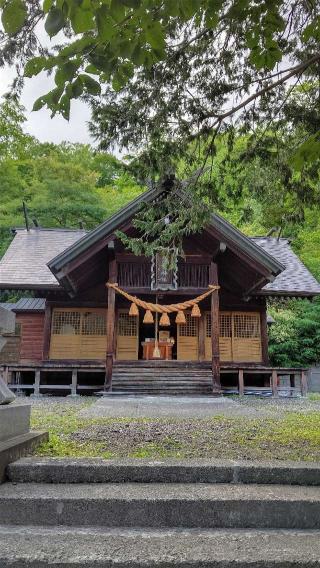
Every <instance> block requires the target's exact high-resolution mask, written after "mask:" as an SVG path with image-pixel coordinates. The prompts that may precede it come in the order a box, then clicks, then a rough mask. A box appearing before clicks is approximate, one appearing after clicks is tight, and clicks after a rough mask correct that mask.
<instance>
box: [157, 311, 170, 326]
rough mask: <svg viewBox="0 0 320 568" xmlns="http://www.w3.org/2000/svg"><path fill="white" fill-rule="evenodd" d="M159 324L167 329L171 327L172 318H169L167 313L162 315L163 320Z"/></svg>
mask: <svg viewBox="0 0 320 568" xmlns="http://www.w3.org/2000/svg"><path fill="white" fill-rule="evenodd" d="M159 324H160V325H161V326H162V327H166V326H169V325H170V318H169V316H168V314H166V313H163V314H161V318H160V322H159Z"/></svg>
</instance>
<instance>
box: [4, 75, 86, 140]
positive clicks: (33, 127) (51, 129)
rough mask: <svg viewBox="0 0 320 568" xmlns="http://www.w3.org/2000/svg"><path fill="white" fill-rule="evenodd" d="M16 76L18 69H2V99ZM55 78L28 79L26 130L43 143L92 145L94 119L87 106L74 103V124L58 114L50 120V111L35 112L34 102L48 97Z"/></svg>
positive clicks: (26, 86)
mask: <svg viewBox="0 0 320 568" xmlns="http://www.w3.org/2000/svg"><path fill="white" fill-rule="evenodd" d="M14 77H15V69H14V68H12V69H10V68H6V69H4V68H1V69H0V96H2V95H3V94H4V93H6V92H7V91H8V88H9V85H10V84H11V82H12V80H13V78H14ZM52 85H53V79H52V78H51V77H47V76H46V75H45V73H42V74H41V75H38V76H37V77H33V78H31V79H26V80H25V87H24V90H23V95H22V99H21V103H22V104H23V105H24V107H25V108H26V117H27V122H26V123H25V125H24V129H25V131H27V132H29V133H30V134H32V135H33V136H35V137H36V138H38V139H39V140H40V141H41V142H55V143H59V142H62V141H64V140H66V141H68V142H83V143H90V142H91V143H92V142H93V141H92V140H91V139H90V135H89V131H88V126H87V122H88V120H89V119H90V110H89V107H88V106H87V105H85V104H84V103H82V102H80V101H74V100H73V101H71V113H70V121H69V122H68V121H66V120H65V119H64V118H62V117H61V116H59V115H57V116H55V117H54V118H50V111H48V109H47V108H43V109H41V110H40V111H37V112H32V107H33V103H34V101H35V100H36V99H37V98H38V97H40V96H41V95H44V94H46V93H47V92H48V91H49V90H51V89H52V88H53V87H52Z"/></svg>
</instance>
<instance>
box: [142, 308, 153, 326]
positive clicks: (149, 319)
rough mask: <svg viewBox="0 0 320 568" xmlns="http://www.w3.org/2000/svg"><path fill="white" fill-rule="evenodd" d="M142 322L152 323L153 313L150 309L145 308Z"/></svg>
mask: <svg viewBox="0 0 320 568" xmlns="http://www.w3.org/2000/svg"><path fill="white" fill-rule="evenodd" d="M143 323H153V315H152V313H151V312H150V310H147V311H146V313H145V314H144V318H143Z"/></svg>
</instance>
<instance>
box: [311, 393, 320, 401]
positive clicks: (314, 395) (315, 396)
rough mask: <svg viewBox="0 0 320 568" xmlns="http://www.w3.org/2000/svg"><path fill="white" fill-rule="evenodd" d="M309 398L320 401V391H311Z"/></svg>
mask: <svg viewBox="0 0 320 568" xmlns="http://www.w3.org/2000/svg"><path fill="white" fill-rule="evenodd" d="M308 399H309V400H313V401H319V400H320V392H310V393H309V394H308Z"/></svg>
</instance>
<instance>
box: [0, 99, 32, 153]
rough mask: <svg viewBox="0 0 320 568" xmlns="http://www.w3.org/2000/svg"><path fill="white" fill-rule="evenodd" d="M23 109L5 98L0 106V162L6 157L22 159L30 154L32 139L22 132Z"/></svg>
mask: <svg viewBox="0 0 320 568" xmlns="http://www.w3.org/2000/svg"><path fill="white" fill-rule="evenodd" d="M25 120H26V119H25V116H24V108H23V107H22V106H21V105H20V104H19V103H18V101H17V100H16V99H15V98H10V97H6V98H4V100H3V102H2V104H1V105H0V161H1V160H3V159H4V158H8V157H10V156H11V157H18V156H19V157H21V158H22V157H24V156H26V155H28V153H29V152H30V150H31V148H32V146H33V143H34V138H33V137H32V136H30V135H29V134H26V133H25V132H24V131H23V123H24V122H25Z"/></svg>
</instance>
